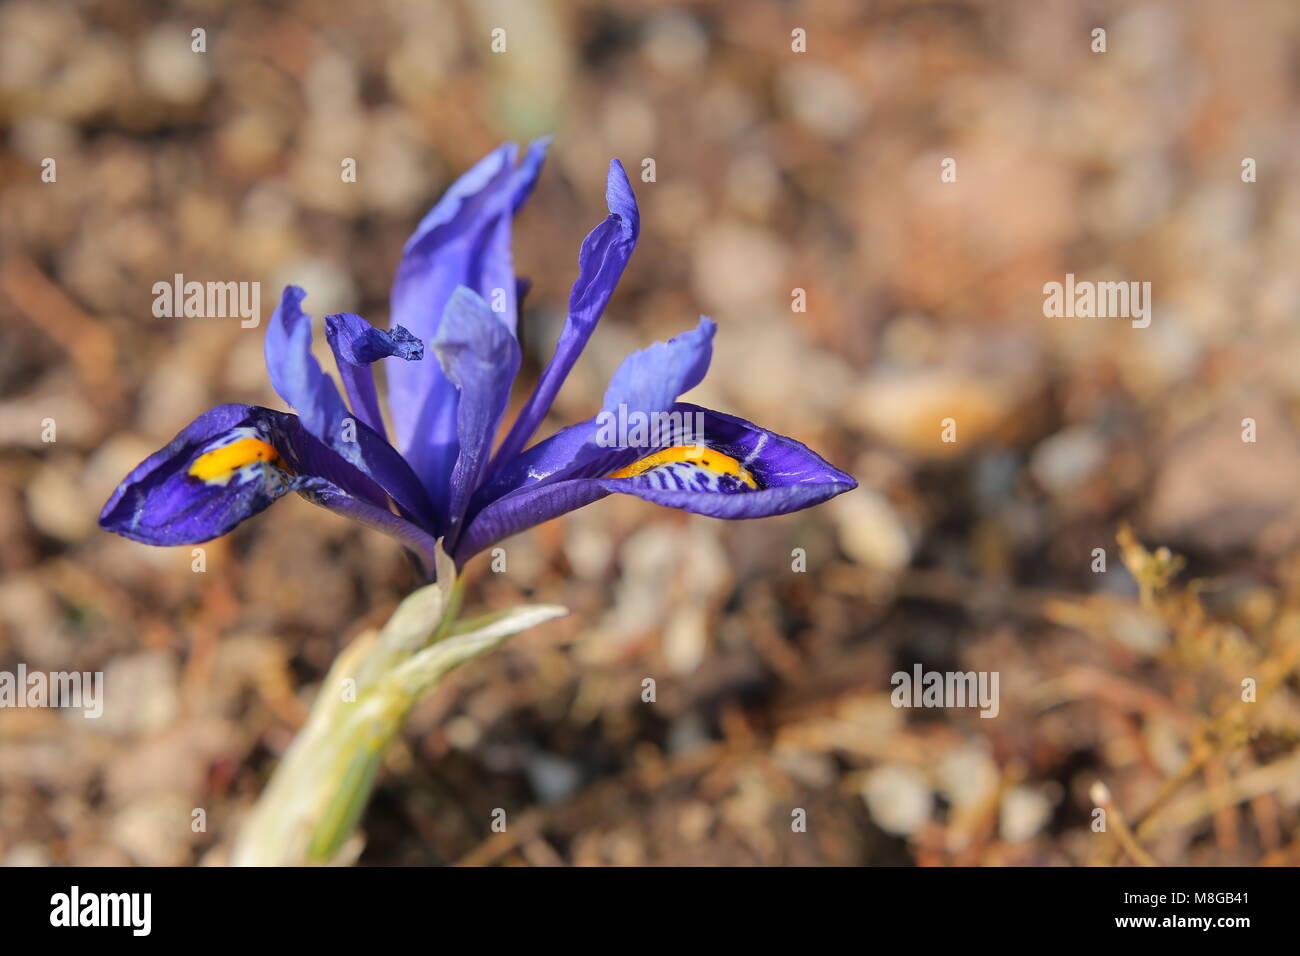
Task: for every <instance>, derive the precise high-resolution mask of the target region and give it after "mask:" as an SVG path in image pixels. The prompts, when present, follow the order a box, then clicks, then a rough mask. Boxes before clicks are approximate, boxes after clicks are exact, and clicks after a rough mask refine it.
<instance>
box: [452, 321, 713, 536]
mask: <svg viewBox="0 0 1300 956" xmlns="http://www.w3.org/2000/svg"><path fill="white" fill-rule="evenodd" d="M716 330H717V326H716V325H715V324H714V322H713V321H712V320H711V319H708V318H706V317H704V316H701V317H700V323H699V325H698V326H696V327H695V328H694V329H691V330H690V331H688V332H683V333H681V334H680V335H676V336H673V338H671V339H669V340H668V341H667V342H656V343H655V344H654V345H651V346H650V347H648V348H645V349H642V350H640V351H639V352H633V353H632V354H631V355H629V356H628V357H627V358H626V359H624V360H623V364H621V365H620V366H619V367H618V370H617V371H616V372H615V373H614V375H613V378H611V379H610V383H609V388H607V389H606V390H605V401H604V408H603V411H602V414H601V415H599V416H596V417H595V418H591V419H588V420H587V421H585V422H583V423H581V424H579V425H574V426H571V427H569V428H565V429H563V430H561V431H560V432H557V433H556V434H555V435H553V436H551V437H550V438H548V439H546V440H545V441H542V442H538V443H537V444H536V445H534V446H532V447H531V448H529V449H527V450H526V451H524V452H521V453H520V454H518V455H515V456H514V457H512V458H510V459H504V460H502V461H501V463H500V465H499V466H498V467H497V469H496V470H495V471H494V472H492V473H491V474H490V476H489V477H488V480H487V482H486V483H485V484H484V486H483V487H482V488H481V489H480V490H479V492H478V494H477V495H476V496H475V499H474V509H473V510H478V509H481V508H482V507H484V506H485V505H486V504H487V503H488V502H490V501H492V500H495V499H496V498H500V497H502V496H503V495H506V494H509V493H511V492H512V491H515V490H517V489H519V488H521V487H523V486H525V485H529V484H533V483H535V482H539V481H558V480H561V479H563V478H570V477H574V476H575V475H583V476H584V477H590V476H591V475H592V474H595V473H596V472H595V471H592V465H593V462H594V463H596V464H597V465H604V464H608V465H609V466H610V468H611V469H612V468H613V467H616V465H617V463H618V462H619V461H620V460H621V458H620V456H619V454H618V449H612V448H611V447H609V446H608V445H602V444H600V443H599V442H598V436H599V433H600V429H601V423H602V419H603V417H604V416H618V415H627V414H631V413H644V414H650V413H653V412H661V411H666V410H667V409H669V408H670V407H671V406H672V404H673V403H674V402H675V401H677V396H679V395H681V394H682V393H683V392H687V391H689V390H690V389H692V388H694V387H695V386H696V385H698V384H699V383H700V381H701V380H702V379H703V378H704V373H705V372H707V371H708V368H709V361H710V359H711V358H712V355H713V334H714V332H715V331H716ZM622 457H626V456H622Z"/></svg>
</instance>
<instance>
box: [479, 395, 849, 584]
mask: <svg viewBox="0 0 1300 956" xmlns="http://www.w3.org/2000/svg"><path fill="white" fill-rule="evenodd" d="M670 411H672V412H675V413H680V414H681V415H683V416H690V420H692V421H700V420H701V419H695V417H694V416H696V415H697V414H698V415H700V416H702V423H703V428H702V431H703V438H702V445H701V447H702V448H703V449H704V450H703V451H702V453H701V458H700V461H698V462H695V461H693V460H691V459H690V458H689V457H687V456H677V455H672V456H667V458H668V463H667V464H662V465H659V466H657V467H654V468H650V469H648V470H646V471H643V472H642V473H640V474H638V475H636V476H634V477H625V478H613V477H609V476H608V473H607V474H605V475H601V476H590V475H577V474H575V473H576V472H583V471H588V472H589V471H590V470H591V467H592V463H591V462H588V463H587V464H586V465H584V466H582V467H581V468H577V469H571V470H564V471H562V475H563V476H562V477H558V478H557V479H555V480H552V481H536V482H534V483H532V484H529V485H525V486H523V487H520V488H517V489H515V490H513V491H511V492H510V493H508V494H506V495H504V496H502V497H500V498H498V499H496V500H495V501H493V502H491V503H490V504H488V505H487V506H486V507H484V508H482V509H481V510H480V511H479V512H478V513H477V514H476V515H475V516H474V518H473V520H472V521H471V522H470V523H469V526H468V527H467V529H466V531H465V534H464V535H463V536H462V537H461V539H460V541H459V543H458V544H457V547H456V550H455V552H454V555H455V558H456V560H457V562H459V563H464V562H465V561H467V560H468V559H469V558H470V557H472V556H473V555H475V554H477V553H478V552H480V551H483V550H484V549H486V548H489V547H491V546H492V545H493V544H495V543H496V542H497V541H500V540H501V539H503V538H506V537H509V536H510V535H512V534H516V533H517V532H519V531H523V530H524V529H526V528H530V527H533V526H534V525H537V524H540V523H542V522H543V521H548V520H550V519H551V518H555V517H558V516H559V515H562V514H564V513H566V512H569V511H573V510H574V509H576V508H580V507H583V506H584V505H587V504H590V503H591V502H593V501H597V500H599V499H600V498H603V497H604V496H605V495H607V494H610V493H612V492H620V493H623V494H630V495H635V496H637V497H639V498H644V499H646V500H647V501H653V502H655V503H657V504H661V505H665V506H667V507H670V508H680V509H682V510H683V511H691V512H694V513H696V514H703V515H709V516H712V517H715V518H761V517H767V516H770V515H780V514H786V513H788V512H791V511H798V510H800V509H802V508H808V507H811V506H812V505H815V504H820V503H821V502H823V501H826V500H827V499H829V498H833V497H835V496H836V495H839V494H843V493H844V492H846V491H851V490H852V489H853V488H856V487H857V482H855V481H854V480H853V478H851V477H850V476H849V475H847V474H845V473H844V472H842V471H840V470H839V469H838V468H835V467H833V466H832V465H830V464H828V463H827V462H826V461H825V460H824V459H822V458H821V456H819V455H818V454H817V453H816V452H814V451H812V450H811V449H809V448H808V447H807V446H805V445H803V444H802V443H801V442H798V441H795V440H794V439H793V438H787V437H785V436H784V435H778V434H777V433H775V432H771V431H768V430H766V429H763V428H760V427H759V426H757V425H755V424H753V423H752V422H747V421H745V420H744V419H743V418H737V417H735V416H733V415H724V414H722V413H721V412H714V411H710V410H708V409H705V408H700V407H699V406H698V405H691V404H688V403H686V402H679V403H677V404H675V405H674V406H673V407H672V408H671V409H670ZM677 440H678V439H677V438H675V437H674V438H671V439H669V440H668V442H666V443H665V444H664V446H663V447H664V448H667V447H676V446H674V445H672V444H671V443H672V442H676V441H677ZM691 441H692V442H700V441H701V436H700V435H699V434H697V433H695V432H692V434H691ZM538 447H540V446H538ZM660 450H662V448H655V449H651V450H650V452H651V453H652V452H654V451H660ZM711 452H720V453H721V454H722V456H724V458H725V460H722V459H719V460H710V457H709V456H710V453H711ZM646 455H647V450H646V449H621V450H619V451H617V452H614V453H612V454H611V456H610V457H608V458H606V459H605V460H604V462H603V465H607V464H609V462H611V461H613V462H621V464H619V465H618V466H617V468H615V469H614V470H618V468H623V467H626V466H627V465H629V464H631V463H632V462H633V461H635V460H637V459H640V458H643V457H645V456H646ZM715 458H716V456H715ZM678 459H681V460H678ZM603 465H602V467H603ZM733 469H743V471H744V473H745V474H746V475H749V476H751V477H752V479H753V486H752V487H751V485H750V483H749V482H747V481H745V480H744V479H743V476H741V475H739V474H736V473H735V472H734V471H733Z"/></svg>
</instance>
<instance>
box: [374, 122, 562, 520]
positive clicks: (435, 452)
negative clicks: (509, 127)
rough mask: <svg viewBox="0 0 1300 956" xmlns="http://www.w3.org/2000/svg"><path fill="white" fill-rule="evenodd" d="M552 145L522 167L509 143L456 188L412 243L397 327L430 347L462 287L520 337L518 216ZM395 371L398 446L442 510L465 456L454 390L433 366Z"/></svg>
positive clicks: (398, 281)
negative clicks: (514, 243) (513, 238)
mask: <svg viewBox="0 0 1300 956" xmlns="http://www.w3.org/2000/svg"><path fill="white" fill-rule="evenodd" d="M547 143H548V141H546V140H541V141H538V142H536V143H533V144H532V145H531V146H530V147H529V150H528V152H527V154H526V155H525V157H524V160H523V161H522V162H521V163H520V164H519V166H518V167H515V166H514V161H515V156H516V153H517V148H516V146H515V144H513V143H507V144H505V145H503V146H501V147H500V148H499V149H497V150H495V151H493V152H492V153H489V154H488V155H487V156H486V157H484V158H483V159H482V160H480V161H479V162H478V163H477V164H476V165H475V166H474V167H473V168H472V169H470V170H469V171H468V172H467V173H465V174H464V175H463V176H461V177H460V179H458V180H457V181H456V182H455V183H453V184H452V186H451V187H450V188H449V189H448V190H447V192H446V194H445V195H444V196H443V197H442V199H440V200H439V201H438V203H437V204H436V205H435V206H434V207H433V209H432V210H430V212H429V213H428V215H426V216H425V217H424V219H423V220H422V221H421V223H420V225H419V226H418V227H417V228H416V230H415V232H414V233H413V234H412V236H411V238H410V239H409V240H408V241H407V243H406V247H405V249H404V251H403V254H402V261H401V263H400V264H399V265H398V268H397V276H396V278H395V279H394V281H393V290H392V321H393V322H394V323H400V324H401V325H403V326H405V327H406V328H408V329H410V330H411V332H412V333H413V334H414V335H415V336H416V337H417V338H419V339H421V340H422V341H429V340H431V339H432V338H433V337H434V336H435V335H436V334H437V331H438V326H439V323H440V322H441V321H442V316H443V312H444V310H445V309H446V306H447V302H448V301H449V300H450V298H451V294H452V291H453V290H454V289H455V288H456V287H457V286H460V285H464V286H468V287H469V288H470V289H472V290H474V291H475V292H477V293H478V294H479V295H480V296H482V297H483V298H485V299H488V300H490V301H493V303H494V305H495V304H496V303H497V301H500V302H501V304H502V306H503V308H502V311H501V312H500V313H496V315H497V318H498V320H499V321H501V322H502V323H504V325H505V326H506V328H507V329H508V330H509V331H510V332H511V333H512V334H513V333H514V330H515V324H516V312H517V296H518V291H517V285H516V280H515V276H514V266H513V261H512V259H511V255H510V235H511V217H512V216H513V215H514V214H515V213H516V212H517V211H518V210H519V208H520V207H521V206H522V205H523V203H524V201H525V200H526V199H527V197H528V195H529V194H530V193H531V192H532V188H533V185H534V184H535V183H536V181H537V176H538V174H539V172H540V171H541V165H542V161H543V159H544V158H545V154H546V147H547ZM388 371H389V374H388V384H389V405H390V407H391V410H392V414H393V430H394V433H395V440H396V444H397V447H398V448H399V449H400V450H401V451H402V453H403V454H404V455H405V456H406V458H407V460H408V461H409V462H410V463H411V466H412V467H413V468H414V469H415V472H416V473H417V474H418V475H419V476H420V480H421V481H422V482H423V483H424V487H425V488H426V490H427V491H428V492H429V494H430V495H431V496H432V497H433V499H434V500H435V502H438V501H439V499H440V498H442V497H443V496H444V495H445V489H446V487H447V484H448V482H449V481H450V477H451V471H452V468H453V467H454V465H455V461H456V457H457V453H458V448H457V444H458V442H457V436H456V390H455V388H454V387H453V386H452V384H451V383H450V382H449V381H448V380H447V377H446V375H444V374H443V373H442V371H441V369H439V368H438V366H437V365H436V364H434V363H429V362H425V363H422V364H420V365H396V366H393V367H392V368H390V369H389V370H388Z"/></svg>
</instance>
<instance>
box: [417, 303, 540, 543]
mask: <svg viewBox="0 0 1300 956" xmlns="http://www.w3.org/2000/svg"><path fill="white" fill-rule="evenodd" d="M433 349H434V352H435V353H436V354H437V356H438V361H439V362H440V363H441V365H442V370H443V372H444V374H446V376H447V378H448V379H449V380H450V381H451V382H452V383H453V384H454V385H455V386H456V388H457V390H458V392H459V401H458V404H457V409H456V419H457V432H458V436H459V445H460V452H459V454H458V456H457V458H456V467H455V469H454V470H453V471H452V476H451V488H450V494H449V499H448V511H447V516H448V517H447V529H448V530H447V534H448V535H449V537H450V538H451V539H453V540H454V538H455V536H456V534H457V533H458V531H459V524H460V521H461V518H462V517H463V515H464V514H465V509H466V508H467V507H468V506H469V501H470V495H471V494H472V493H473V491H474V489H475V488H476V487H477V486H478V483H479V479H480V478H481V476H482V474H483V469H484V467H485V466H486V465H487V458H488V455H489V454H490V453H491V451H492V439H493V437H494V436H495V435H496V431H497V426H498V424H499V423H500V421H501V416H502V414H503V413H504V412H505V409H506V403H507V402H508V401H509V399H510V386H511V384H512V383H513V382H514V380H515V375H516V374H517V373H518V372H519V342H518V341H517V340H516V339H515V337H514V336H513V335H511V334H510V332H509V331H508V330H507V329H506V328H505V327H504V326H503V325H502V324H501V322H500V321H499V320H498V319H497V318H496V317H495V316H494V315H493V314H492V310H491V309H489V308H488V304H487V303H486V302H484V301H483V299H482V298H480V297H479V296H478V295H477V294H476V293H475V292H473V291H472V290H470V289H467V288H465V287H464V286H460V287H459V288H457V289H456V291H455V292H454V293H453V294H452V297H451V300H450V301H449V302H448V303H447V312H446V314H445V315H444V316H443V319H442V326H441V327H440V328H439V329H438V335H437V338H435V339H434V342H433Z"/></svg>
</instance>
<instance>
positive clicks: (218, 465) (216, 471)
mask: <svg viewBox="0 0 1300 956" xmlns="http://www.w3.org/2000/svg"><path fill="white" fill-rule="evenodd" d="M255 461H269V462H270V463H271V464H273V465H275V466H276V467H278V468H284V462H283V461H282V460H281V458H280V453H279V452H278V451H276V450H275V449H274V448H272V447H271V446H270V445H268V444H267V443H266V442H264V441H262V440H260V439H257V438H241V439H239V440H238V441H234V442H231V443H230V444H229V445H223V446H222V447H221V448H214V449H212V451H209V452H204V453H203V454H202V455H199V457H198V458H196V459H194V464H192V465H190V474H191V475H192V476H194V477H195V478H198V479H199V480H200V481H216V482H220V483H222V484H224V483H225V482H226V481H229V480H230V476H231V475H233V474H234V473H235V471H237V470H238V469H240V468H243V467H244V466H245V465H251V464H252V463H253V462H255ZM285 470H286V471H287V470H288V469H285Z"/></svg>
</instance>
